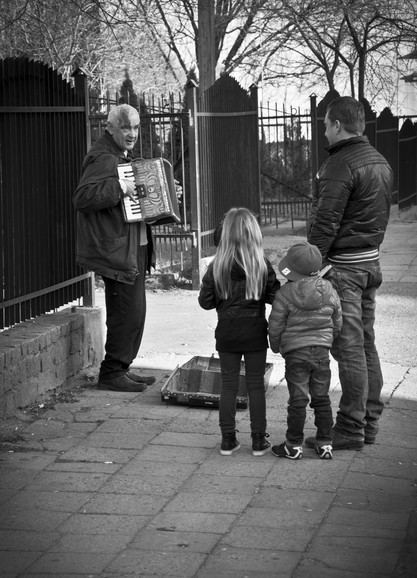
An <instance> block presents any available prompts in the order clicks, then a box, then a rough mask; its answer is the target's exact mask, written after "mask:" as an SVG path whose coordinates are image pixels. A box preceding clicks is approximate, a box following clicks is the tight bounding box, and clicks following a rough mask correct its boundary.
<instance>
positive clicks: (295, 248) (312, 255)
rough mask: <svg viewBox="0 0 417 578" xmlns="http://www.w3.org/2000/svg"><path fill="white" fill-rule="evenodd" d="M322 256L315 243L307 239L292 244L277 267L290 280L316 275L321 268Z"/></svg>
mask: <svg viewBox="0 0 417 578" xmlns="http://www.w3.org/2000/svg"><path fill="white" fill-rule="evenodd" d="M321 263H322V256H321V253H320V251H319V250H318V248H317V247H316V246H315V245H310V243H307V241H302V242H300V243H295V244H294V245H292V246H291V247H290V248H289V249H288V251H287V254H286V256H285V257H284V258H283V259H282V260H281V261H280V263H279V265H278V269H279V270H280V272H281V273H282V275H284V277H286V278H287V279H289V280H290V281H298V279H302V278H303V277H311V276H313V275H317V273H318V272H319V271H320V269H321Z"/></svg>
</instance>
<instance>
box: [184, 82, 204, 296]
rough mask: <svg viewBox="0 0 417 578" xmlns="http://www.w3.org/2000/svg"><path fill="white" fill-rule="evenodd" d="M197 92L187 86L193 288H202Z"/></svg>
mask: <svg viewBox="0 0 417 578" xmlns="http://www.w3.org/2000/svg"><path fill="white" fill-rule="evenodd" d="M197 90H198V87H197V85H196V84H195V82H194V81H192V80H191V81H189V82H188V84H187V105H188V113H189V128H188V143H189V158H190V208H191V231H192V232H193V235H194V240H193V243H192V247H191V267H192V278H191V280H192V288H193V289H198V288H199V286H200V282H201V279H200V262H201V198H200V166H199V150H198V125H197V112H198V110H197V108H198V104H197V102H198V101H197Z"/></svg>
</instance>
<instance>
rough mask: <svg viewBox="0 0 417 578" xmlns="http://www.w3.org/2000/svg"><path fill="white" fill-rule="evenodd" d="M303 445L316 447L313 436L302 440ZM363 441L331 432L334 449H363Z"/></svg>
mask: <svg viewBox="0 0 417 578" xmlns="http://www.w3.org/2000/svg"><path fill="white" fill-rule="evenodd" d="M304 443H305V445H306V446H307V447H308V448H312V449H313V450H315V449H316V445H317V440H316V438H315V437H312V436H311V437H308V438H306V439H305V440H304ZM363 445H364V442H363V441H362V440H350V439H348V438H344V437H342V436H339V435H337V434H336V433H335V432H333V440H332V448H333V451H335V450H357V451H358V450H361V449H363Z"/></svg>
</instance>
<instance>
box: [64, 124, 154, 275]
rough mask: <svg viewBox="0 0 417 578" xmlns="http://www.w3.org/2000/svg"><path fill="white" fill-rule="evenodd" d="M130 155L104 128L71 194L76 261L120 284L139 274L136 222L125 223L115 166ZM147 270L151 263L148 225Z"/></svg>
mask: <svg viewBox="0 0 417 578" xmlns="http://www.w3.org/2000/svg"><path fill="white" fill-rule="evenodd" d="M127 160H129V157H127V158H126V157H125V156H124V155H123V151H121V150H120V148H119V147H118V146H117V145H116V143H115V142H114V140H113V138H112V136H111V135H110V133H108V132H107V131H106V132H105V134H104V135H103V136H102V137H100V138H99V139H98V140H97V141H96V142H95V143H94V144H93V146H92V147H91V149H90V150H89V152H88V153H87V155H86V157H85V159H84V162H83V165H82V176H81V180H80V183H79V185H78V187H77V190H76V191H75V193H74V196H73V203H74V206H75V208H76V209H77V250H76V259H77V263H78V264H79V265H81V266H82V267H84V268H85V269H87V270H89V271H94V272H95V273H98V274H100V275H102V276H104V277H110V278H112V279H116V280H117V281H120V282H121V283H128V284H133V283H134V282H135V279H136V276H137V275H138V267H137V251H138V244H139V226H138V223H125V222H124V219H123V211H122V206H121V200H120V199H121V194H122V189H121V187H120V183H119V177H118V173H117V166H118V164H120V163H126V161H127ZM146 229H147V237H148V270H149V269H150V267H151V266H154V254H153V240H152V233H151V228H150V226H149V225H147V226H146Z"/></svg>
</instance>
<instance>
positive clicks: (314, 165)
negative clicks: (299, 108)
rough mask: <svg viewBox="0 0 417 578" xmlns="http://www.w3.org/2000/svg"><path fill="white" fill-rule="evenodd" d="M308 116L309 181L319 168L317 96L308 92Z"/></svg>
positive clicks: (314, 176)
mask: <svg viewBox="0 0 417 578" xmlns="http://www.w3.org/2000/svg"><path fill="white" fill-rule="evenodd" d="M310 118H311V182H312V183H313V186H314V179H315V178H316V174H317V171H318V170H319V159H318V154H317V150H318V146H317V96H316V95H315V94H310Z"/></svg>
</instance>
